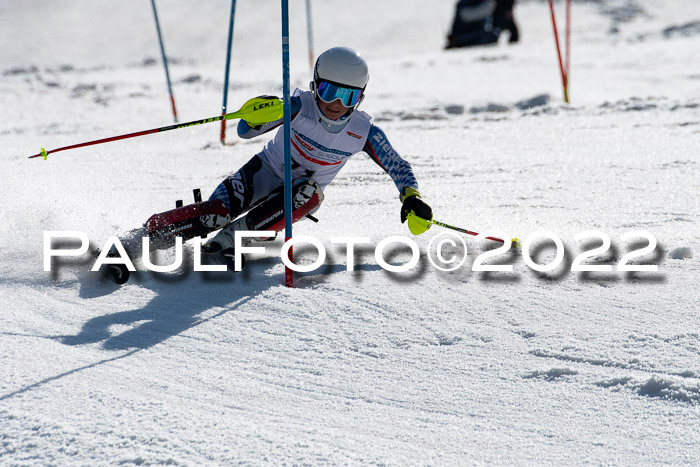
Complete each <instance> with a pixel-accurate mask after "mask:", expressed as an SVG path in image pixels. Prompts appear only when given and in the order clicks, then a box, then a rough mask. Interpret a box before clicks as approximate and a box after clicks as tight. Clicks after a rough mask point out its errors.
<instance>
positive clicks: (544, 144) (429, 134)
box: [0, 0, 700, 465]
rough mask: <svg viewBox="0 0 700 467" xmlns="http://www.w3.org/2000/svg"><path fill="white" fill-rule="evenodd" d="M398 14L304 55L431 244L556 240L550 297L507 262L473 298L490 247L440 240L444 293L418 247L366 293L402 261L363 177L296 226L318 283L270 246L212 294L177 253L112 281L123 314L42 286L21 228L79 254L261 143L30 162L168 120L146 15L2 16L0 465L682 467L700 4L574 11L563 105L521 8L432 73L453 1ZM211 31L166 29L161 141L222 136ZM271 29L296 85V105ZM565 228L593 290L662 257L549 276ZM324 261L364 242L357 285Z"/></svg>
mask: <svg viewBox="0 0 700 467" xmlns="http://www.w3.org/2000/svg"><path fill="white" fill-rule="evenodd" d="M404 3H405V2H399V1H398V0H387V1H384V2H369V1H366V0H361V1H358V2H355V3H354V5H355V8H354V9H353V10H354V11H348V9H347V8H346V7H347V5H345V4H344V3H341V2H340V1H339V0H333V1H327V2H315V3H314V18H315V26H316V28H315V35H316V36H315V40H316V47H317V49H318V50H317V51H316V52H317V53H318V52H319V51H321V50H323V49H325V48H327V47H331V46H334V45H339V44H341V43H342V44H343V45H348V46H352V47H355V48H357V49H358V50H360V51H362V52H363V54H364V55H365V56H366V58H367V60H368V62H369V65H370V72H371V79H370V84H369V87H368V89H367V98H366V100H365V101H364V102H363V104H362V106H363V107H362V108H363V109H364V110H366V111H368V112H369V113H370V114H372V115H373V116H374V121H375V122H376V123H377V124H378V125H379V126H381V127H382V129H384V130H385V132H386V133H387V135H388V138H389V139H390V141H391V142H392V144H393V145H394V146H395V147H396V149H397V150H398V151H399V152H400V153H401V154H402V155H403V157H405V158H406V159H407V160H409V161H410V162H411V164H412V166H413V168H414V172H415V173H416V176H417V178H418V181H419V183H420V188H421V193H422V194H423V196H424V198H425V199H426V200H427V201H428V202H429V203H430V204H431V206H432V207H433V210H434V212H435V217H436V219H438V220H441V221H444V222H447V223H449V224H455V225H458V226H464V227H466V228H469V229H474V230H478V231H484V230H487V229H490V228H496V229H499V230H503V231H505V232H506V233H508V234H510V235H512V236H518V237H519V238H520V239H521V240H523V239H524V238H525V237H527V236H528V235H529V234H530V233H531V232H534V231H536V230H541V229H547V230H551V231H553V232H555V233H556V234H557V235H558V236H560V237H561V239H562V240H563V242H564V245H565V248H566V254H565V260H564V262H563V265H562V266H561V267H559V268H557V269H556V270H554V271H551V272H546V273H537V272H535V271H533V270H532V269H530V268H528V267H527V266H526V265H525V263H524V262H523V259H522V254H520V253H517V252H516V253H514V254H511V255H510V256H505V257H504V258H503V259H502V261H503V262H505V264H512V265H513V266H514V271H513V272H512V273H477V272H472V271H471V265H472V264H473V262H474V260H475V258H476V256H477V255H478V254H480V253H481V252H482V251H483V249H484V248H486V245H478V244H477V243H475V241H474V239H473V238H471V237H467V238H465V239H466V241H467V244H468V249H469V255H468V256H467V261H466V263H465V265H464V266H463V267H461V268H460V269H458V270H456V271H454V272H450V273H445V272H440V271H437V270H435V269H434V268H433V267H432V266H431V265H430V263H429V262H428V260H427V259H426V256H425V253H426V252H428V250H429V242H430V240H431V238H433V237H434V236H435V235H437V234H438V233H439V232H447V231H440V230H439V228H438V227H433V228H432V229H431V230H430V231H429V232H428V233H426V234H424V235H422V236H420V237H414V238H413V239H414V240H415V241H416V242H417V244H418V245H419V247H420V249H421V251H422V252H423V253H424V255H423V256H422V257H421V260H420V262H419V264H418V265H417V266H416V268H415V269H414V270H412V271H410V272H407V273H398V274H392V273H388V272H386V271H383V270H382V269H381V267H380V266H379V265H378V264H377V262H376V261H375V258H374V248H373V247H374V245H376V244H377V243H378V242H379V241H380V240H381V239H383V238H386V237H388V236H391V235H401V236H407V235H409V234H408V231H407V229H406V227H405V226H403V225H401V224H400V223H399V221H398V218H399V206H400V205H399V202H398V200H397V198H398V196H397V192H396V189H395V187H394V186H393V184H392V183H391V180H390V178H389V177H388V176H387V175H386V174H385V173H383V172H382V171H381V170H380V169H379V167H377V166H376V165H375V164H374V163H373V162H371V160H370V159H369V158H368V157H367V156H364V155H358V156H356V157H355V158H354V159H353V160H351V161H350V162H349V163H348V164H347V165H346V167H345V168H344V169H343V171H341V173H340V175H339V176H338V178H337V179H336V180H335V181H334V182H333V184H331V185H330V186H329V187H328V188H327V189H326V192H325V195H326V199H325V201H324V204H323V206H322V208H321V210H320V211H319V213H318V217H319V218H320V219H321V222H320V223H318V224H315V223H312V222H301V223H299V224H297V225H296V226H295V235H297V234H300V235H312V236H315V237H317V238H319V239H321V240H322V242H323V243H324V245H326V249H327V250H328V257H327V260H326V264H325V265H324V266H322V267H321V268H320V269H319V270H317V271H315V272H310V273H303V274H298V275H297V279H296V287H295V288H293V289H287V288H285V287H284V286H283V285H282V280H283V279H282V278H283V267H282V265H281V263H280V261H279V258H278V252H279V248H280V246H281V243H282V242H281V240H280V239H277V240H275V241H273V242H270V243H269V244H267V248H268V254H267V255H252V257H251V259H252V260H251V261H250V262H249V264H248V266H247V267H246V269H245V270H244V271H243V272H241V273H238V274H235V275H232V274H228V273H225V274H219V273H196V272H193V271H192V270H191V269H192V260H191V258H190V257H189V256H191V255H188V256H187V260H186V261H185V266H184V267H183V268H181V270H179V271H176V272H175V273H171V274H155V273H150V272H147V271H143V267H142V265H139V269H141V270H140V271H138V272H136V273H134V274H133V277H132V280H131V281H130V282H129V283H128V284H126V285H125V286H123V287H117V286H115V285H113V284H111V283H108V282H106V281H105V280H103V279H101V278H100V277H99V274H96V273H90V272H89V271H88V269H89V266H90V265H91V263H90V262H87V261H84V260H79V259H78V260H76V259H73V260H62V261H59V262H56V263H55V264H54V266H56V267H57V269H58V270H57V271H54V272H53V273H49V272H44V271H43V270H42V263H43V250H42V247H43V244H42V242H43V232H44V231H46V230H81V231H84V232H86V233H87V234H88V236H89V238H90V240H91V242H92V243H93V246H98V247H99V246H101V245H102V243H103V242H104V241H105V240H106V239H107V238H108V237H109V236H111V235H115V234H118V233H123V232H125V231H127V230H129V229H131V228H134V227H137V226H139V225H141V224H142V223H143V221H144V220H145V219H146V218H148V216H150V215H151V214H153V213H154V212H157V211H162V210H166V209H170V208H171V207H172V206H173V203H174V201H175V200H176V199H184V200H185V201H186V202H189V200H190V198H191V194H190V193H191V189H192V188H198V187H199V188H201V189H202V192H203V194H204V195H205V196H206V195H208V193H209V192H210V191H211V190H212V189H213V188H214V187H215V186H216V184H218V182H219V181H220V180H221V178H222V177H224V176H225V175H226V174H228V173H230V172H231V171H233V170H235V169H236V168H238V167H239V166H240V165H241V164H243V163H244V162H245V161H247V160H248V159H249V158H250V157H251V156H252V155H253V154H255V153H256V152H257V151H259V149H260V148H261V147H262V145H263V144H264V141H266V140H264V139H257V140H252V141H239V140H237V139H236V138H235V128H234V127H233V125H231V124H230V125H229V136H228V138H227V139H228V143H229V144H228V145H227V146H222V145H220V144H219V143H218V141H217V139H216V138H217V137H218V126H217V125H210V126H209V127H206V126H198V127H193V128H191V129H185V130H178V131H173V132H168V133H167V134H164V135H150V136H146V137H142V138H135V139H130V140H125V141H120V142H114V143H109V144H105V145H99V146H94V147H92V148H84V149H77V150H72V151H65V152H59V153H57V154H52V155H50V156H49V159H48V161H42V160H26V159H25V158H26V157H27V156H29V155H31V154H35V153H36V152H38V151H39V149H40V148H41V147H42V145H43V146H44V147H46V148H47V149H51V148H56V147H61V146H65V145H69V144H74V143H77V142H81V141H88V140H92V139H98V138H103V137H107V136H111V135H116V134H122V133H128V132H131V131H138V130H143V129H148V128H155V127H159V126H163V125H168V124H170V123H171V122H172V116H171V115H170V113H169V112H170V110H169V106H168V102H167V94H166V87H165V83H164V82H163V81H164V77H163V70H162V68H161V65H160V58H158V57H159V55H158V49H157V43H156V41H155V36H154V34H153V33H154V31H153V24H152V16H151V12H150V11H148V9H147V8H139V9H136V8H134V7H133V5H131V4H129V3H128V2H126V3H124V4H119V5H117V4H112V3H109V4H104V5H102V4H99V5H94V6H92V7H91V9H90V10H85V9H84V7H83V5H82V4H80V3H79V2H77V1H75V0H70V1H65V2H60V4H59V3H54V2H46V1H42V2H38V3H36V4H35V3H32V4H31V5H30V4H28V3H27V4H25V2H20V1H18V0H12V1H10V2H9V3H7V4H5V5H2V6H0V16H2V17H3V18H9V19H10V20H11V21H9V23H8V25H7V27H3V28H0V42H1V43H3V44H5V45H6V46H5V48H4V50H3V54H2V56H0V108H2V109H3V112H2V113H0V140H1V141H2V143H3V145H2V155H3V157H2V171H0V194H1V195H3V196H2V199H3V200H5V201H4V202H3V206H2V210H1V211H0V212H1V218H0V220H1V221H2V222H0V260H1V261H2V264H4V265H5V267H4V268H3V270H2V271H0V301H1V302H2V303H3V304H4V306H3V312H2V314H1V315H0V316H2V318H1V319H0V323H1V326H0V374H2V378H1V379H0V427H1V428H0V464H2V465H56V464H59V465H105V464H123V465H202V464H207V465H230V464H234V463H237V464H255V465H258V464H294V465H296V464H363V465H364V464H381V465H401V464H431V465H435V464H437V465H462V464H497V465H504V464H537V465H562V464H586V463H592V464H634V465H639V464H642V465H657V464H673V465H679V464H687V465H697V464H700V451H699V450H698V446H699V445H700V435H699V434H698V433H700V416H699V415H700V412H699V407H700V364H699V363H698V362H700V359H699V358H698V355H699V354H700V326H699V323H700V321H699V320H698V303H700V293H699V292H698V290H697V283H698V278H699V277H700V266H698V256H697V251H698V243H697V238H698V234H699V233H700V230H699V226H700V214H699V213H700V198H698V196H697V193H700V185H699V181H700V158H699V156H698V151H697V148H698V140H699V138H700V126H699V123H698V122H700V99H699V98H698V96H700V73H698V71H697V70H696V69H694V68H693V65H694V64H695V63H696V61H697V52H696V51H697V50H698V49H699V48H700V33H699V29H698V21H699V20H700V7H698V5H697V4H696V2H691V1H689V0H686V1H682V2H681V1H678V2H675V1H674V2H671V1H670V0H664V1H659V2H653V3H648V2H641V1H637V0H591V1H579V2H573V9H574V14H573V24H574V31H573V35H572V38H573V45H572V67H573V68H572V76H571V86H572V87H571V98H572V104H571V105H566V104H564V103H563V102H562V99H561V97H560V82H559V75H558V65H557V63H556V59H555V52H554V50H553V49H554V48H553V44H552V37H551V24H550V22H549V20H550V19H549V13H548V8H547V3H546V2H544V1H543V0H530V1H523V2H519V4H518V6H517V9H516V19H517V20H518V21H519V23H520V26H521V29H522V37H523V40H522V43H520V44H518V45H517V46H507V45H506V44H504V43H502V44H500V45H498V46H496V47H487V48H478V49H465V50H453V51H442V49H441V48H442V46H443V45H444V35H445V33H446V30H447V28H448V27H449V25H450V22H451V18H452V14H453V8H454V2H453V1H452V0H450V1H448V0H439V1H435V2H415V3H411V7H410V8H406V5H405V4H404ZM556 5H557V11H558V13H559V14H563V6H561V5H560V4H559V3H557V4H556ZM159 6H160V4H159ZM228 8H229V5H226V2H224V1H223V0H216V1H211V2H205V4H202V5H197V6H196V7H195V6H194V5H193V4H189V3H188V2H170V3H169V4H168V6H167V8H165V3H164V4H163V5H162V6H161V10H160V11H159V13H160V16H161V18H160V19H161V26H162V28H163V35H164V39H165V42H166V50H167V51H168V53H169V56H170V66H171V69H170V71H171V77H172V79H173V88H174V93H175V98H176V101H177V104H178V111H179V114H180V121H189V120H197V119H200V118H204V117H207V116H213V115H216V114H217V113H218V112H220V100H221V95H220V94H221V86H222V84H223V76H222V74H223V73H222V70H221V68H223V59H224V54H223V53H224V50H223V47H222V46H223V45H224V44H225V39H226V32H227V31H226V27H227V23H226V20H227V17H226V16H227V14H228ZM278 8H279V5H278V4H277V3H274V2H252V3H245V2H239V5H238V6H237V12H236V30H235V39H234V51H233V55H232V61H233V64H234V65H233V66H232V75H231V87H230V91H229V102H230V103H232V104H230V105H231V106H232V107H233V106H235V105H236V104H238V103H241V102H244V101H245V100H246V99H248V98H250V97H253V96H256V95H260V94H280V93H281V89H280V79H279V61H280V55H281V54H280V50H279V49H280V47H279V30H278V29H279V26H278V25H277V21H278V16H279V13H278ZM298 8H300V7H299V6H298V5H296V6H295V7H294V8H293V10H292V25H291V28H292V29H291V37H292V39H293V40H292V42H291V54H292V55H291V58H292V62H291V73H292V83H293V86H302V87H305V86H306V85H307V83H308V81H309V70H308V64H307V58H306V53H307V52H306V49H305V47H306V44H305V37H306V36H305V34H306V33H305V20H304V12H303V11H302V9H298ZM355 9H356V10H355ZM37 11H39V12H41V13H42V17H43V18H45V19H46V20H47V21H46V23H45V25H44V27H41V28H37V27H36V14H37ZM338 11H343V12H344V13H343V15H339V14H338ZM360 12H362V15H364V16H362V18H359V17H358V16H357V15H358V14H360ZM271 18H272V20H271ZM370 20H371V21H370ZM271 21H272V25H270V22H271ZM358 21H361V22H362V24H363V28H362V31H357V30H356V26H357V24H358ZM561 24H563V20H561V21H560V25H561ZM262 25H266V26H265V27H263V26H262ZM124 31H128V34H127V35H125V34H124ZM591 229H597V230H600V231H602V232H604V233H606V234H607V235H608V236H609V237H610V239H611V242H612V246H611V249H610V251H609V252H606V253H604V254H599V255H596V256H594V257H592V258H590V259H589V260H588V263H590V264H598V265H604V264H617V263H618V262H619V261H620V259H621V258H622V256H623V255H624V254H625V253H627V252H628V251H630V250H631V249H632V248H638V247H642V246H644V245H645V242H643V241H642V242H641V243H638V244H635V243H633V242H632V243H630V242H623V241H622V240H621V239H620V236H621V235H622V234H624V233H625V232H629V231H633V230H647V231H649V232H651V233H652V234H653V235H654V236H655V238H656V239H657V240H658V246H657V248H656V249H655V250H654V251H653V252H652V253H651V254H649V255H646V256H645V257H644V258H641V259H640V260H641V261H642V262H647V263H651V264H658V266H659V271H658V272H657V273H640V272H637V273H622V272H617V271H613V272H612V273H599V272H593V273H574V272H571V271H570V266H571V262H572V261H573V258H574V257H575V256H576V255H577V254H579V252H580V251H582V248H583V247H587V248H595V247H597V246H599V245H600V241H598V240H595V238H592V239H588V240H587V243H585V242H584V243H583V244H582V245H580V244H577V243H576V242H575V241H574V236H575V235H576V234H578V233H580V232H584V231H587V230H591ZM341 235H350V236H368V237H370V239H371V245H368V246H365V247H361V246H358V247H357V248H356V258H357V261H356V271H355V272H348V271H347V270H346V251H345V249H344V248H341V247H339V246H337V245H331V244H330V238H331V237H334V236H341ZM638 240H641V239H638ZM596 242H597V243H596ZM186 248H189V246H188V245H186ZM673 251H676V252H681V251H682V252H684V254H682V255H681V254H680V253H678V254H669V252H673ZM455 252H456V253H460V250H459V249H457V250H455ZM533 252H534V254H533V256H534V257H536V258H537V259H538V261H539V262H541V263H545V262H548V261H551V260H552V259H553V257H554V251H553V249H552V248H550V247H548V246H547V245H540V246H537V247H536V248H533ZM692 252H694V253H695V254H694V255H693V254H691V253H692ZM391 255H392V258H393V261H396V262H402V261H406V260H407V259H408V258H409V256H408V252H407V250H405V249H401V248H395V249H393V250H392V251H391ZM295 257H296V258H297V261H299V262H302V263H308V262H311V261H313V260H314V259H315V253H314V252H313V250H311V249H308V248H306V249H304V248H298V249H296V250H295ZM173 258H174V255H173V254H172V252H169V253H166V254H163V255H162V256H161V261H163V263H167V262H168V261H172V260H173ZM675 258H685V259H675ZM137 264H138V263H137Z"/></svg>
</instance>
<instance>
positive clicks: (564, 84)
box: [549, 0, 569, 104]
mask: <svg viewBox="0 0 700 467" xmlns="http://www.w3.org/2000/svg"><path fill="white" fill-rule="evenodd" d="M549 11H550V12H551V15H552V28H553V29H554V44H555V45H556V47H557V58H558V59H559V71H560V72H561V82H562V87H563V88H564V102H566V103H567V104H568V103H569V90H568V82H567V81H568V80H567V76H566V71H564V64H563V63H562V59H561V48H560V47H559V32H558V30H557V19H556V17H555V16H554V2H553V0H549Z"/></svg>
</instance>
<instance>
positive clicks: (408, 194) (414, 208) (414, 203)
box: [401, 188, 433, 235]
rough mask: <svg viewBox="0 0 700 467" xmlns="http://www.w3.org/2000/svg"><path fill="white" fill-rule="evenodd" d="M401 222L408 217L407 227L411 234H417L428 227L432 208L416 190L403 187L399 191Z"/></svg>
mask: <svg viewBox="0 0 700 467" xmlns="http://www.w3.org/2000/svg"><path fill="white" fill-rule="evenodd" d="M401 201H403V204H402V205H401V223H404V222H406V220H407V219H408V229H409V230H410V231H411V233H412V234H413V235H419V234H422V233H423V232H425V231H426V230H428V229H429V228H430V222H431V221H432V220H433V210H432V209H431V208H430V206H428V204H427V203H426V202H425V201H423V200H422V199H421V197H420V193H418V190H416V189H414V188H404V189H403V191H402V192H401Z"/></svg>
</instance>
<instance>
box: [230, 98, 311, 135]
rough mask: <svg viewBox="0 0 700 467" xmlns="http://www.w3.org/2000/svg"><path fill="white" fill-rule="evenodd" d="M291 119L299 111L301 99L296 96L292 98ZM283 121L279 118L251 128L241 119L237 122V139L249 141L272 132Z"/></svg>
mask: <svg viewBox="0 0 700 467" xmlns="http://www.w3.org/2000/svg"><path fill="white" fill-rule="evenodd" d="M258 97H274V96H258ZM291 103H292V119H294V117H296V115H297V113H299V111H300V110H301V98H299V97H298V96H292V98H291ZM283 121H284V119H283V118H280V119H279V120H275V121H273V122H267V123H264V124H262V125H256V126H253V125H251V124H250V123H248V122H246V121H245V120H243V119H241V120H240V121H239V122H238V137H239V138H243V139H251V138H255V137H256V136H260V135H262V134H265V133H267V132H268V131H270V130H274V129H275V128H277V127H278V126H280V125H281V124H282V123H283Z"/></svg>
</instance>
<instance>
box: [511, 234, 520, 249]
mask: <svg viewBox="0 0 700 467" xmlns="http://www.w3.org/2000/svg"><path fill="white" fill-rule="evenodd" d="M510 245H511V246H512V247H513V248H520V239H519V238H518V237H514V238H513V239H512V240H511V241H510Z"/></svg>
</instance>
